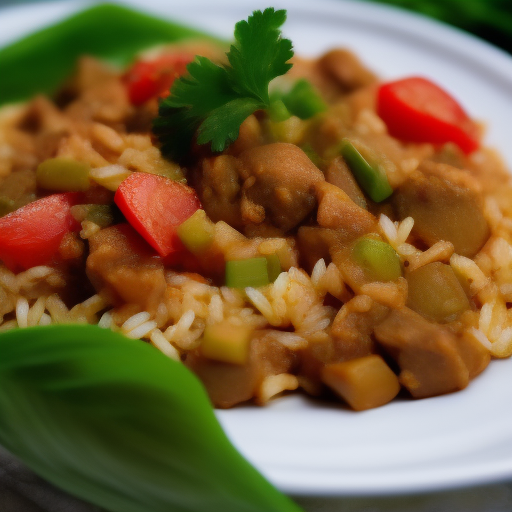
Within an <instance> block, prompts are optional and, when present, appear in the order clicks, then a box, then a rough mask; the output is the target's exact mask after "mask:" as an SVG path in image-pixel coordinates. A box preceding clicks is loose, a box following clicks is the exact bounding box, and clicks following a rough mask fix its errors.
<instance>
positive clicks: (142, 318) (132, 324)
mask: <svg viewBox="0 0 512 512" xmlns="http://www.w3.org/2000/svg"><path fill="white" fill-rule="evenodd" d="M150 318H151V315H150V314H149V313H148V312H147V311H141V312H140V313H137V314H135V315H133V316H131V317H130V318H128V320H126V321H125V322H124V323H123V325H122V326H121V330H123V331H124V332H129V331H132V330H133V329H135V328H136V327H138V326H139V325H142V324H143V323H144V322H147V321H148V320H149V319H150Z"/></svg>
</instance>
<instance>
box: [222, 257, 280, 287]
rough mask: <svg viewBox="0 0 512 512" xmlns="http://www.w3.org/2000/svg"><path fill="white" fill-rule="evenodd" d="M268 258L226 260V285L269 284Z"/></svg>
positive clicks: (257, 285) (256, 285)
mask: <svg viewBox="0 0 512 512" xmlns="http://www.w3.org/2000/svg"><path fill="white" fill-rule="evenodd" d="M269 282H270V281H269V278H268V264H267V258H264V257H261V258H248V259H246V260H232V261H227V262H226V286H229V287H230V288H247V287H248V286H250V287H252V288H258V287H259V286H265V285H267V284H269Z"/></svg>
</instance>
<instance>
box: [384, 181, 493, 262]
mask: <svg viewBox="0 0 512 512" xmlns="http://www.w3.org/2000/svg"><path fill="white" fill-rule="evenodd" d="M452 176H453V175H452ZM452 176H449V178H448V179H447V178H445V177H443V176H442V175H441V174H440V173H439V174H429V175H427V174H423V173H421V172H419V171H418V172H415V173H413V174H412V175H411V176H410V178H409V179H408V180H407V181H406V182H405V183H403V184H402V185H401V186H400V187H399V188H398V189H397V190H395V193H394V194H393V197H392V201H393V205H394V208H395V210H396V213H397V215H398V217H399V218H400V219H404V218H406V217H412V218H413V219H414V227H413V230H412V235H413V236H415V237H417V238H419V239H420V240H421V241H423V242H424V243H426V244H427V245H429V246H431V245H433V244H435V243H436V242H438V241H440V240H446V241H448V242H451V243H452V244H453V246H454V248H455V252H456V253H457V254H460V255H462V256H467V257H472V256H474V255H475V254H476V253H477V252H478V251H479V250H480V249H481V248H482V247H483V245H484V244H485V242H486V241H487V239H488V238H489V234H490V231H489V226H488V224H487V221H486V220H485V217H484V215H483V212H482V206H481V202H480V198H479V197H478V194H477V192H476V191H474V190H472V189H471V188H468V187H467V186H465V184H462V183H460V182H459V183H457V182H455V180H454V179H453V177H452Z"/></svg>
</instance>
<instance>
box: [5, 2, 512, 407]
mask: <svg viewBox="0 0 512 512" xmlns="http://www.w3.org/2000/svg"><path fill="white" fill-rule="evenodd" d="M284 20H285V13H284V11H274V10H273V9H267V10H265V11H263V12H260V11H256V12H255V13H253V15H252V16H251V17H249V19H248V20H247V21H243V22H240V23H238V24H237V25H236V28H235V43H234V44H233V46H231V48H230V49H229V51H228V53H227V54H226V53H225V50H226V49H225V48H222V47H221V45H219V44H214V43H211V42H201V41H192V42H190V41H188V42H183V43H176V44H174V45H171V46H164V47H160V48H156V49H151V50H150V51H147V52H145V53H142V54H141V55H140V56H139V57H138V58H137V59H136V60H135V62H134V63H132V65H131V66H130V67H129V68H128V69H122V70H120V69H118V68H113V67H111V66H109V65H107V64H105V63H104V62H101V61H99V60H97V59H95V58H92V57H89V56H84V57H83V58H81V59H80V61H79V62H78V63H77V69H76V73H75V74H74V76H73V77H72V78H71V79H69V80H68V81H67V82H66V83H65V84H63V86H62V88H61V89H60V90H59V92H58V93H57V94H56V95H55V96H54V97H51V98H50V97H46V96H37V97H35V98H33V99H31V100H30V101H28V102H26V103H23V104H18V105H11V106H6V107H3V108H2V109H1V110H0V143H1V148H2V151H1V153H0V209H1V215H2V217H1V218H0V260H1V262H2V265H1V267H0V297H1V299H0V308H1V311H0V314H1V316H2V323H1V325H0V329H2V330H7V329H11V328H16V327H26V326H32V325H49V324H55V323H70V322H72V323H91V324H99V325H100V326H101V327H104V328H110V329H113V330H115V331H119V332H121V333H123V334H124V335H126V336H128V337H131V338H140V339H141V340H144V341H145V342H149V343H151V344H153V345H154V346H155V347H157V348H158V349H159V350H161V351H162V352H164V353H165V354H166V355H168V356H169V357H172V358H174V359H177V360H181V361H182V362H183V364H185V365H186V366H187V367H189V368H190V369H192V370H193V371H194V372H195V373H196V374H197V375H198V377H199V378H200V379H201V380H202V382H203V383H204V384H205V387H206V389H207V391H208V393H209V396H210V398H211V400H212V402H213V403H214V405H215V406H217V407H232V406H234V405H236V404H240V403H244V402H246V401H249V400H253V401H255V402H256V403H259V404H265V403H267V402H268V401H269V400H270V399H271V398H272V397H274V396H276V395H278V394H280V393H282V392H285V391H293V390H297V389H300V390H303V391H304V392H306V393H308V394H310V395H312V396H325V395H329V396H332V397H339V398H341V400H342V401H343V402H345V403H347V404H348V405H349V406H350V407H352V408H354V409H356V410H363V409H368V408H372V407H377V406H380V405H383V404H385V403H387V402H389V401H391V400H392V399H394V398H395V397H396V396H397V395H398V394H399V393H400V392H402V393H403V394H404V395H406V396H412V397H415V398H421V397H429V396H435V395H440V394H444V393H449V392H453V391H457V390H460V389H463V388H464V387H466V386H467V385H468V383H469V381H470V380H471V379H473V378H474V377H476V376H477V375H478V374H479V373H481V372H482V371H483V370H484V369H485V368H486V367H487V365H488V364H489V361H490V359H491V357H509V356H510V355H511V354H512V313H511V312H510V309H509V305H510V304H511V303H512V272H511V270H510V269H511V268H512V265H511V263H512V245H511V243H512V210H511V207H510V204H511V201H510V198H511V197H512V186H511V182H510V176H509V174H508V171H507V169H506V167H505V166H504V164H503V162H502V161H501V160H500V157H499V156H498V155H497V154H496V153H495V152H494V151H493V150H491V149H489V148H487V147H485V146H484V145H483V144H482V141H481V138H482V137H481V132H482V129H481V126H480V124H479V123H477V122H476V121H475V120H474V119H472V118H471V117H470V116H469V115H468V114H467V113H466V111H465V110H464V109H463V107H462V106H461V105H460V103H459V102H458V101H457V100H456V99H455V98H454V97H453V96H452V95H451V94H449V93H448V92H446V91H445V90H444V89H442V88H441V87H439V86H438V85H436V84H435V83H434V82H432V81H431V80H429V79H426V78H423V77H407V78H399V79H397V80H393V81H388V82H385V83H382V82H381V81H379V79H378V78H377V77H376V76H375V75H374V73H372V72H371V71H370V70H368V69H366V67H365V66H364V64H363V63H362V62H361V61H360V60H359V59H358V58H357V57H356V56H355V55H354V54H353V53H352V52H351V51H349V50H347V49H333V50H330V51H328V52H327V53H325V54H324V55H321V56H320V57H318V58H316V59H302V58H300V57H297V56H294V55H293V51H292V45H291V42H290V41H288V40H287V39H285V38H283V37H282V36H281V33H280V30H279V29H280V26H281V25H282V24H283V22H284ZM197 55H200V56H197Z"/></svg>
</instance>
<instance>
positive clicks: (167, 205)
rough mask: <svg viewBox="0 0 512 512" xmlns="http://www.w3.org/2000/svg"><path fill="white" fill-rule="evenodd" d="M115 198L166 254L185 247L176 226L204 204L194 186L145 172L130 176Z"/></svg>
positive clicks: (163, 253) (149, 239)
mask: <svg viewBox="0 0 512 512" xmlns="http://www.w3.org/2000/svg"><path fill="white" fill-rule="evenodd" d="M114 201H115V203H116V204H117V206H118V207H119V209H120V210H121V211H122V212H123V214H124V216H125V217H126V220H127V221H128V222H129V223H130V224H131V225H132V227H134V228H135V229H136V231H138V232H139V234H140V235H141V236H142V237H143V238H144V239H145V240H146V241H147V242H148V243H149V244H150V245H151V247H153V248H154V249H155V250H156V251H157V252H158V254H159V255H160V256H162V257H163V258H165V257H167V256H169V255H171V254H173V253H176V252H181V251H183V250H184V246H183V244H182V243H181V241H180V239H179V238H178V235H177V234H176V228H177V227H178V226H179V225H180V224H181V223H182V222H183V221H185V220H187V219H188V218H189V217H190V216H191V215H192V214H193V213H194V212H195V211H196V210H197V209H199V208H201V203H200V201H199V198H198V197H197V194H196V192H195V190H194V189H193V188H190V187H188V186H187V185H183V184H181V183H178V182H176V181H173V180H171V179H169V178H164V177H162V176H157V175H155V174H148V173H144V172H135V173H133V174H131V175H130V176H128V178H126V179H125V180H124V181H123V182H122V183H121V185H120V186H119V188H118V189H117V191H116V194H115V196H114Z"/></svg>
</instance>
